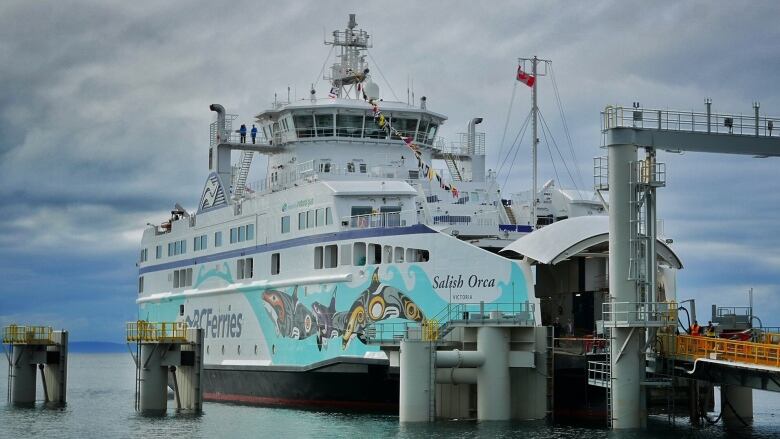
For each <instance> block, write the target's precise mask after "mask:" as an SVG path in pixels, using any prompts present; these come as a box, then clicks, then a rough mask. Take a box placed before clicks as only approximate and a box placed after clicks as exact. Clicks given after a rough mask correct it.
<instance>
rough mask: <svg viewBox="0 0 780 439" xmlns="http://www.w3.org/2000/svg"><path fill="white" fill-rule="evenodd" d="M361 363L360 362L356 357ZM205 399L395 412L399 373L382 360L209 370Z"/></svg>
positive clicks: (298, 406) (396, 409)
mask: <svg viewBox="0 0 780 439" xmlns="http://www.w3.org/2000/svg"><path fill="white" fill-rule="evenodd" d="M356 360H361V359H356ZM203 372H204V373H203V390H204V392H203V398H204V400H206V401H219V402H232V403H238V404H247V405H257V406H275V407H296V408H304V409H317V410H337V411H350V412H370V413H397V412H398V389H399V387H398V374H397V369H396V370H393V368H390V367H389V366H388V365H387V362H386V361H381V360H380V361H371V360H367V361H350V362H330V364H326V365H318V366H316V367H311V368H291V367H277V366H207V367H205V368H204V371H203Z"/></svg>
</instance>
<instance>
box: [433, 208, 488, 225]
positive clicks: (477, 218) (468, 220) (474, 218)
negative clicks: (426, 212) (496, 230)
mask: <svg viewBox="0 0 780 439" xmlns="http://www.w3.org/2000/svg"><path fill="white" fill-rule="evenodd" d="M498 215H499V213H498V211H497V210H491V211H488V212H480V213H478V214H476V215H457V214H454V215H450V214H445V215H437V214H435V213H434V214H433V223H434V224H448V225H451V226H478V227H498V218H499V217H498Z"/></svg>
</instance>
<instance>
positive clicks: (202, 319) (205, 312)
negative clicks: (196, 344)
mask: <svg viewBox="0 0 780 439" xmlns="http://www.w3.org/2000/svg"><path fill="white" fill-rule="evenodd" d="M243 323H244V316H243V314H242V313H229V312H228V313H215V312H214V310H213V309H212V308H203V309H196V310H195V311H194V312H193V313H192V316H187V326H191V327H194V328H201V329H203V335H204V336H205V337H207V338H208V337H211V338H238V337H241V330H242V329H243V328H242V325H243Z"/></svg>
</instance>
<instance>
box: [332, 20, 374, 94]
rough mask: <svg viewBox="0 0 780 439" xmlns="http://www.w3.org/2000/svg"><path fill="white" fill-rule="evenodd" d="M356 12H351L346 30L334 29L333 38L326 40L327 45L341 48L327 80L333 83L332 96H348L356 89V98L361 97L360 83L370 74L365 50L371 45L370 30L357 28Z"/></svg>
mask: <svg viewBox="0 0 780 439" xmlns="http://www.w3.org/2000/svg"><path fill="white" fill-rule="evenodd" d="M356 27H357V22H356V21H355V14H349V23H348V24H347V28H346V29H345V30H334V31H333V40H332V41H325V44H326V45H332V46H334V47H338V48H339V51H340V52H339V54H337V55H336V58H338V61H336V62H335V63H334V64H333V66H332V67H331V70H330V74H326V75H325V78H324V79H326V80H328V81H330V82H331V84H332V88H331V92H330V95H331V97H339V98H341V97H343V98H348V97H350V94H351V93H352V92H353V91H354V98H355V99H359V98H360V89H359V87H358V84H360V83H361V82H363V81H364V80H365V79H366V77H367V75H368V64H367V63H366V55H365V53H364V52H365V51H366V50H367V49H368V48H370V47H371V43H370V42H369V35H368V32H366V31H364V30H362V29H356Z"/></svg>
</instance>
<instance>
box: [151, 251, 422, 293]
mask: <svg viewBox="0 0 780 439" xmlns="http://www.w3.org/2000/svg"><path fill="white" fill-rule="evenodd" d="M339 247H341V248H340V250H341V251H340V252H339ZM339 253H341V259H340V261H341V263H340V264H339ZM428 261H430V252H429V251H428V250H424V249H418V248H403V247H397V246H392V245H381V244H372V243H365V242H355V243H352V244H342V245H341V246H339V245H337V244H330V245H318V246H316V247H314V269H315V270H320V269H323V268H336V267H338V266H339V265H341V266H358V267H360V266H365V265H377V264H392V263H396V264H402V263H405V262H428ZM254 265H255V264H254V258H241V259H238V260H236V279H237V280H243V279H251V278H252V277H254V274H255V273H254ZM270 269H271V275H272V276H274V275H277V274H279V273H280V271H281V254H280V253H272V254H271V267H270ZM169 280H170V281H172V282H173V288H185V287H191V286H192V268H182V269H179V270H173V273H172V275H171V276H170V278H169ZM138 292H139V293H143V292H144V277H143V276H140V277H139V278H138Z"/></svg>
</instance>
